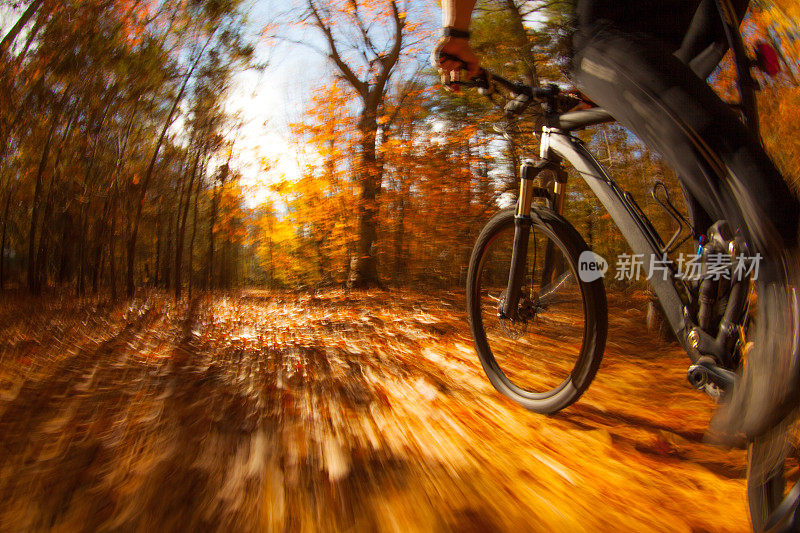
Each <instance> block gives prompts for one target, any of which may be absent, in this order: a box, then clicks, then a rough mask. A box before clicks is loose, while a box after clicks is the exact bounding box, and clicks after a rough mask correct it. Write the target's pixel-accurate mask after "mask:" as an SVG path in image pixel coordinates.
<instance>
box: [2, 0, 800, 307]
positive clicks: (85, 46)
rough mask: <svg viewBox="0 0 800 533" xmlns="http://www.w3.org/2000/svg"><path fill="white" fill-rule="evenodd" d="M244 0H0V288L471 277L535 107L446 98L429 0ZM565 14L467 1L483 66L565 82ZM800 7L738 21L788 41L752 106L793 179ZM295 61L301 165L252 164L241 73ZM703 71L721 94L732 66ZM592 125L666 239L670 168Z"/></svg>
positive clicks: (591, 238) (179, 289)
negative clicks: (242, 151) (482, 233)
mask: <svg viewBox="0 0 800 533" xmlns="http://www.w3.org/2000/svg"><path fill="white" fill-rule="evenodd" d="M267 3H270V2H267ZM257 4H259V2H245V1H237V0H203V1H201V0H159V1H156V0H76V1H67V2H61V1H55V0H32V1H31V0H26V1H8V0H4V1H2V2H0V15H2V17H3V21H2V34H0V37H2V42H1V43H0V95H2V96H0V287H2V288H3V289H13V290H18V291H29V292H31V293H39V292H42V291H48V290H53V289H57V290H60V291H72V292H74V293H76V294H78V295H85V294H91V293H107V294H109V295H110V296H112V297H117V296H122V295H128V296H131V295H133V294H134V292H135V291H136V290H137V288H144V287H155V288H162V289H164V290H169V291H171V292H174V294H175V295H176V297H179V296H181V295H182V294H186V293H187V292H189V293H191V291H192V290H197V289H220V288H232V287H239V286H264V287H270V288H298V287H323V286H336V285H341V284H344V283H347V282H349V283H350V285H351V286H355V287H372V286H413V287H417V288H451V287H456V286H460V285H462V284H463V281H464V278H465V275H466V264H467V260H468V256H469V253H470V251H471V247H472V244H473V242H474V239H475V237H476V235H477V233H478V231H479V230H480V228H481V227H482V226H483V224H484V223H485V222H486V220H487V219H488V218H489V216H491V215H492V214H493V213H494V212H496V211H497V209H498V208H499V207H500V206H504V205H509V204H510V203H512V202H513V199H514V196H515V190H516V182H517V179H518V177H517V173H518V168H519V164H520V162H521V160H522V159H524V158H525V157H530V156H531V155H534V154H535V153H536V151H537V150H536V146H537V145H536V142H535V137H534V135H533V134H532V132H533V131H534V123H535V117H533V116H528V117H525V118H523V119H522V120H519V121H518V123H517V124H515V125H513V127H511V128H510V131H512V134H511V135H510V138H504V136H503V135H502V134H500V133H498V132H497V131H496V129H495V128H494V126H495V125H497V124H500V123H502V122H503V120H502V113H501V112H499V111H498V109H497V108H496V107H494V106H493V105H492V103H491V102H489V101H488V100H487V99H485V98H483V97H481V96H480V95H478V94H475V93H473V92H469V91H468V92H466V93H464V94H461V95H454V94H451V93H447V92H445V91H443V90H441V87H440V86H439V85H438V79H437V77H436V75H435V73H434V72H433V71H432V69H431V68H430V66H429V65H428V54H429V52H430V50H431V49H432V47H433V46H434V43H435V42H436V39H437V34H438V30H437V29H436V28H437V27H438V23H439V17H440V11H439V7H438V5H436V3H435V2H433V1H432V0H422V1H420V0H296V1H295V2H294V3H284V4H285V5H280V6H277V7H276V8H275V9H272V10H271V11H270V13H271V14H270V16H269V17H268V18H269V19H268V20H266V18H265V17H264V16H262V15H260V14H259V13H261V12H260V11H259V10H258V9H257ZM273 4H275V3H274V2H273ZM569 6H570V2H568V1H561V0H545V1H542V0H480V1H479V3H478V7H477V10H476V13H475V18H474V21H473V35H474V45H475V48H476V49H477V50H478V51H479V53H480V54H481V55H482V58H483V61H484V64H485V66H487V67H488V68H489V69H491V70H493V71H497V72H499V73H502V74H504V75H505V76H507V77H511V78H517V79H522V80H526V81H527V82H529V83H532V84H543V83H551V82H555V83H559V84H561V85H563V86H564V87H569V82H568V80H567V78H566V77H565V74H564V71H565V69H566V40H565V37H566V36H567V35H568V25H567V21H568V20H569V18H570V12H569V9H570V7H569ZM273 7H275V6H273ZM799 20H800V4H798V3H797V1H796V0H758V1H756V2H754V3H753V6H752V8H751V13H750V15H749V16H748V18H747V19H746V21H745V24H744V34H745V38H746V40H747V41H748V42H749V43H754V42H756V41H759V40H766V41H768V42H771V43H773V44H774V45H775V47H776V48H777V49H778V50H780V60H781V63H782V67H783V70H782V72H781V73H780V74H778V75H777V76H775V77H773V78H766V77H763V76H761V75H760V73H758V72H757V76H758V80H759V82H760V84H761V85H762V90H761V92H760V111H761V118H762V121H763V133H764V138H765V143H766V145H767V148H768V150H769V151H770V152H771V154H772V155H773V157H774V158H775V159H776V161H777V163H778V165H779V166H780V167H781V169H782V170H783V171H784V173H785V175H786V176H787V178H788V179H789V180H791V181H792V183H793V184H797V183H798V180H800V86H799V85H798V80H799V79H800V26H798V22H797V21H799ZM301 49H302V50H303V51H302V52H300V50H301ZM259 50H261V51H263V50H267V51H268V53H262V52H259ZM308 54H315V55H317V56H318V57H319V58H321V59H322V60H326V65H327V67H326V69H325V71H324V75H321V76H319V77H317V78H315V82H314V83H313V84H312V85H313V86H310V87H307V91H306V93H305V94H296V95H295V97H296V99H297V101H296V102H295V104H294V105H295V106H296V108H297V109H299V112H297V113H294V114H293V115H292V116H290V117H289V118H290V120H288V122H289V124H288V131H290V136H291V146H294V147H295V149H296V150H297V152H298V153H302V154H304V157H302V158H299V159H297V161H299V162H300V163H298V168H297V171H296V172H293V173H287V172H285V171H281V169H282V168H285V161H283V162H282V161H280V159H282V157H281V156H280V155H278V156H275V155H274V154H263V155H262V156H261V157H257V156H254V160H253V161H250V162H249V163H242V159H241V157H237V156H236V155H235V154H236V153H237V152H236V144H237V142H238V140H239V138H240V132H241V131H242V126H243V124H244V121H245V120H246V118H247V117H246V116H243V115H242V113H237V112H233V111H231V109H230V106H229V105H228V100H229V98H230V95H231V92H232V90H233V88H235V86H236V85H237V84H238V83H241V82H240V79H241V78H240V77H241V75H242V73H245V72H260V73H261V76H260V78H259V79H260V83H263V84H269V83H270V72H271V69H272V68H273V64H275V63H280V62H287V61H289V62H290V61H292V60H293V57H294V58H295V59H294V60H295V61H302V60H303V58H305V57H308ZM712 81H713V84H714V85H715V87H716V88H717V89H718V90H719V91H720V92H722V93H723V94H725V95H726V97H728V98H731V99H733V95H734V94H735V92H734V91H733V70H732V68H731V66H730V65H729V64H726V65H723V67H722V68H721V69H720V70H719V71H718V72H717V73H716V74H715V75H714V76H713V78H712ZM260 105H263V106H264V107H273V106H282V105H286V103H285V102H282V101H280V100H266V101H262V102H261V103H260ZM245 114H246V113H245ZM263 127H264V128H267V129H268V128H272V127H274V125H272V124H269V123H268V124H265V125H264V126H263ZM581 135H582V137H583V138H584V140H585V141H586V142H587V143H589V144H590V146H591V148H592V149H593V152H594V153H595V154H596V155H597V156H598V157H599V158H600V159H601V160H602V162H603V163H604V164H605V165H607V166H608V167H609V168H610V169H611V172H612V174H613V175H614V176H615V177H616V178H617V179H618V180H619V183H620V184H621V185H622V186H623V187H624V188H625V189H627V190H629V191H630V192H631V193H632V194H633V195H634V197H635V198H636V199H637V201H638V202H639V204H640V205H641V206H642V208H643V210H644V211H645V212H646V213H647V215H648V216H650V217H651V219H652V220H653V221H654V224H655V226H656V227H657V228H658V229H659V230H660V231H661V232H662V235H663V236H665V237H667V236H668V235H669V234H670V233H671V231H672V230H673V229H674V228H673V225H674V224H673V223H672V222H671V219H670V218H669V217H668V216H667V215H666V213H665V212H664V211H663V210H662V209H661V208H660V207H659V206H658V205H657V204H656V203H655V202H654V201H653V200H652V198H651V197H650V189H651V188H652V186H653V184H654V183H655V182H656V180H662V181H664V182H665V183H667V184H668V188H669V190H670V194H671V196H672V198H673V201H674V202H676V203H677V204H679V205H682V196H681V193H680V189H679V188H678V186H677V182H676V180H675V178H674V176H673V175H672V174H671V173H670V172H669V171H668V170H667V169H666V168H665V167H664V166H663V165H662V163H661V162H660V160H659V159H658V158H657V157H656V156H655V155H654V154H652V153H651V152H649V151H647V150H646V149H644V148H643V147H642V146H641V145H640V144H639V143H638V142H637V140H636V139H635V138H633V137H632V136H631V135H630V134H629V133H628V132H627V131H625V130H624V129H622V128H620V127H618V126H614V125H610V126H603V127H598V128H595V129H594V130H592V131H590V132H585V133H582V134H581ZM285 157H289V154H288V153H287V154H285ZM282 163H284V164H282ZM253 167H255V168H256V171H255V173H256V174H257V175H258V176H259V178H258V179H257V180H255V181H254V180H253V179H251V178H248V176H247V174H248V173H249V172H250V173H252V168H253ZM569 191H570V197H569V200H568V204H567V205H568V208H567V209H568V211H567V218H569V219H570V221H571V222H572V223H573V224H574V225H575V226H576V227H577V228H578V230H579V231H580V232H581V234H582V235H583V236H584V238H585V239H586V241H587V242H588V243H589V244H590V245H591V246H593V247H594V248H595V250H596V251H597V252H598V253H600V254H601V255H603V256H604V257H606V258H608V259H609V260H610V262H611V263H612V264H613V258H614V257H615V256H616V254H618V253H621V252H626V251H628V250H627V245H625V243H624V242H623V241H622V238H621V235H620V234H619V233H618V231H617V230H616V229H615V227H614V226H613V223H612V222H611V221H610V219H609V218H608V216H607V215H606V213H605V211H604V210H603V208H602V206H600V205H599V203H598V202H597V201H596V200H595V199H594V198H593V197H591V196H590V195H589V194H588V188H586V187H585V186H584V185H583V183H582V182H581V181H580V180H579V179H577V178H576V176H572V179H571V181H570V185H569ZM687 251H689V250H688V249H687Z"/></svg>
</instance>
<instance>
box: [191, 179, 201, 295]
mask: <svg viewBox="0 0 800 533" xmlns="http://www.w3.org/2000/svg"><path fill="white" fill-rule="evenodd" d="M203 172H205V170H203V171H201V172H200V176H202V175H203ZM201 183H202V182H201V181H200V180H199V179H198V183H197V190H196V192H195V194H194V216H193V217H192V236H191V237H190V238H189V269H188V270H189V298H191V297H192V281H193V278H194V276H193V274H194V238H195V235H196V234H197V202H198V200H199V198H200V184H201Z"/></svg>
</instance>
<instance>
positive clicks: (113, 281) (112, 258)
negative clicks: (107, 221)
mask: <svg viewBox="0 0 800 533" xmlns="http://www.w3.org/2000/svg"><path fill="white" fill-rule="evenodd" d="M112 204H113V205H112V207H111V229H110V236H109V243H108V247H109V250H108V281H109V283H110V285H111V299H112V300H116V299H117V235H116V232H117V206H116V198H115V201H114V202H113V203H112Z"/></svg>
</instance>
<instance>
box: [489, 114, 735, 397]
mask: <svg viewBox="0 0 800 533" xmlns="http://www.w3.org/2000/svg"><path fill="white" fill-rule="evenodd" d="M611 121H613V118H612V117H611V116H610V115H609V114H608V113H607V112H605V111H604V110H602V109H598V108H595V109H591V110H587V111H576V112H572V113H567V114H563V115H555V116H551V120H548V123H550V124H557V126H552V125H551V126H544V127H543V128H542V135H541V142H540V147H539V148H540V157H541V162H540V163H538V164H535V165H534V164H531V163H528V162H526V163H525V164H523V171H522V173H521V174H522V179H521V180H520V193H519V201H518V204H517V215H516V229H515V244H514V257H512V261H511V270H510V272H509V281H508V290H507V294H508V297H507V298H506V301H505V303H504V306H503V307H502V309H501V313H502V314H503V315H505V316H507V317H509V318H513V317H514V314H515V312H516V311H515V310H516V307H517V303H518V300H519V288H520V285H521V280H522V277H523V276H524V268H525V266H524V261H519V260H517V256H519V257H524V255H520V254H524V253H525V250H524V248H525V247H524V246H523V247H518V242H519V244H527V238H528V234H529V231H530V223H529V222H530V215H529V213H531V207H532V205H533V199H534V197H536V196H537V194H536V191H541V190H542V188H541V187H535V186H534V181H535V180H536V179H537V177H538V176H539V174H540V173H541V172H542V171H544V170H552V171H554V172H555V180H554V181H555V187H554V189H555V190H554V193H555V195H554V196H553V197H548V200H550V203H551V205H552V206H553V207H554V209H555V210H556V211H557V212H558V213H559V214H563V207H564V201H565V198H566V185H567V183H566V181H567V180H566V172H565V171H564V170H563V168H562V167H561V163H562V162H563V161H567V162H568V163H569V164H571V165H572V166H573V167H574V168H575V169H576V170H577V171H578V173H579V174H580V176H581V178H582V179H583V180H584V181H585V182H586V183H587V185H588V186H589V187H590V188H591V189H592V191H593V192H594V194H595V195H596V196H597V198H598V199H599V200H600V202H601V203H602V204H603V206H604V207H605V208H606V210H607V211H608V213H609V215H610V216H611V218H612V220H613V221H614V222H615V223H616V225H617V227H618V228H619V229H620V231H621V232H622V234H623V236H624V237H625V239H626V240H627V242H628V244H629V245H630V246H631V248H632V249H633V252H634V254H637V255H640V256H641V257H642V268H643V269H645V271H646V272H650V271H651V265H652V264H653V262H654V261H656V260H661V261H663V260H664V259H666V257H665V255H666V252H665V251H664V244H663V242H662V241H661V237H660V236H659V235H658V233H657V231H656V230H655V229H654V227H653V225H652V223H651V222H650V220H649V219H648V218H647V216H646V215H645V214H644V213H643V212H642V210H641V209H640V208H639V206H638V205H637V204H636V202H635V200H634V199H633V197H632V196H631V195H630V194H629V193H627V192H626V191H624V190H623V189H622V188H621V187H620V186H619V185H617V183H616V182H615V181H614V179H613V178H612V177H611V176H610V175H609V173H608V172H607V171H606V169H605V168H604V167H603V166H602V165H601V164H600V163H599V162H598V161H597V159H596V158H595V157H594V156H593V155H592V154H591V153H590V152H589V150H588V149H587V148H586V146H585V145H584V143H583V142H582V141H581V140H580V139H578V138H577V137H575V136H573V135H571V132H572V131H574V130H577V129H581V128H583V127H586V126H589V125H594V124H600V123H603V122H611ZM664 263H665V266H667V267H668V268H667V270H666V271H665V273H662V275H661V276H660V277H659V276H651V278H650V283H651V285H652V287H653V290H654V292H655V294H656V297H657V299H658V301H659V303H660V304H661V307H662V308H663V310H664V313H665V315H666V317H667V320H668V322H669V325H670V328H671V329H672V331H673V333H674V334H675V336H676V338H677V339H678V341H679V342H680V344H681V345H682V346H683V348H684V350H685V351H686V353H687V354H688V355H689V358H690V359H691V361H692V362H693V363H698V364H700V365H702V366H703V367H704V369H705V370H706V371H707V372H708V374H709V377H710V378H713V380H714V381H716V382H718V383H721V384H723V385H724V386H725V387H727V386H730V385H733V383H734V381H735V379H736V378H735V374H734V373H733V372H731V371H729V370H726V369H724V368H722V367H719V366H717V364H716V363H714V362H712V358H709V357H703V356H704V355H709V354H710V355H713V356H714V359H716V360H717V361H724V360H726V358H727V356H728V353H727V352H728V351H729V350H730V348H731V342H730V340H731V339H732V338H733V335H734V328H733V324H735V322H736V319H737V317H738V316H739V314H740V311H741V309H742V307H743V303H744V299H745V298H744V296H745V294H746V281H737V282H735V283H734V284H733V288H732V290H731V298H730V299H729V304H728V308H726V311H725V316H724V319H723V322H721V323H720V328H719V332H718V334H717V336H716V337H712V336H711V335H710V334H708V333H707V332H705V331H704V330H703V329H702V328H700V327H699V326H698V325H697V324H696V323H695V322H694V320H693V318H692V316H693V314H692V312H691V311H690V306H691V305H692V304H693V303H694V295H693V293H692V291H690V290H689V288H688V287H687V286H686V285H685V283H684V282H683V280H681V279H680V278H678V277H677V276H676V274H677V272H676V271H675V269H674V268H673V267H672V265H671V263H668V262H664ZM662 272H664V271H663V269H662ZM701 358H702V359H701Z"/></svg>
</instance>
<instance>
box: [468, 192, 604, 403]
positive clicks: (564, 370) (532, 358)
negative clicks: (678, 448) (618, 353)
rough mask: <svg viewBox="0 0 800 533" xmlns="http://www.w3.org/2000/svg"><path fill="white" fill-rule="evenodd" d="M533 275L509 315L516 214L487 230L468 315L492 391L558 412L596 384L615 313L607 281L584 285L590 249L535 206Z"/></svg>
mask: <svg viewBox="0 0 800 533" xmlns="http://www.w3.org/2000/svg"><path fill="white" fill-rule="evenodd" d="M531 219H532V222H531V231H530V236H529V241H528V253H527V257H526V261H525V274H524V277H523V280H522V287H521V290H520V297H519V303H518V305H517V309H516V312H515V313H514V317H513V318H507V317H506V316H505V315H504V314H503V313H502V312H500V311H501V309H502V307H503V304H504V302H505V298H506V287H507V283H508V276H509V268H510V265H511V256H512V251H513V244H514V211H513V210H511V209H509V210H505V211H501V212H500V213H498V214H497V215H495V216H494V217H493V218H492V219H491V220H490V221H489V223H488V224H487V225H486V227H484V229H483V231H482V232H481V234H480V236H479V237H478V241H477V243H476V244H475V249H474V250H473V253H472V258H471V259H470V265H469V273H468V275H467V310H468V313H469V319H470V326H471V328H472V336H473V339H474V341H475V349H476V351H477V352H478V357H479V358H480V361H481V365H482V366H483V369H484V371H485V372H486V375H487V376H488V378H489V380H490V381H491V382H492V385H494V387H495V388H496V389H497V390H498V391H500V392H501V393H503V394H504V395H506V396H507V397H509V398H511V399H512V400H514V401H516V402H518V403H519V404H521V405H522V406H523V407H525V408H526V409H529V410H531V411H535V412H537V413H544V414H551V413H555V412H557V411H560V410H561V409H563V408H565V407H567V406H569V405H570V404H572V403H573V402H575V401H576V400H577V399H578V398H579V397H580V396H581V395H582V394H583V392H584V391H585V390H586V388H587V387H588V386H589V384H590V383H591V382H592V379H593V378H594V376H595V374H596V373H597V369H598V367H599V366H600V361H601V359H602V356H603V350H604V349H605V341H606V333H607V330H608V310H607V307H606V295H605V289H604V287H603V281H602V278H599V279H596V280H594V281H591V282H588V283H587V282H584V281H582V280H581V279H580V277H579V276H578V258H579V256H580V254H581V253H582V252H584V251H586V250H588V249H589V247H588V246H587V245H586V243H585V242H584V240H583V238H582V237H581V236H580V234H579V233H578V232H577V231H576V230H575V228H573V227H572V225H570V224H569V222H567V221H566V220H565V219H564V218H563V217H561V216H560V215H558V214H556V213H555V212H554V211H552V210H550V209H546V208H542V207H538V206H535V207H534V208H533V210H532V212H531Z"/></svg>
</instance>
